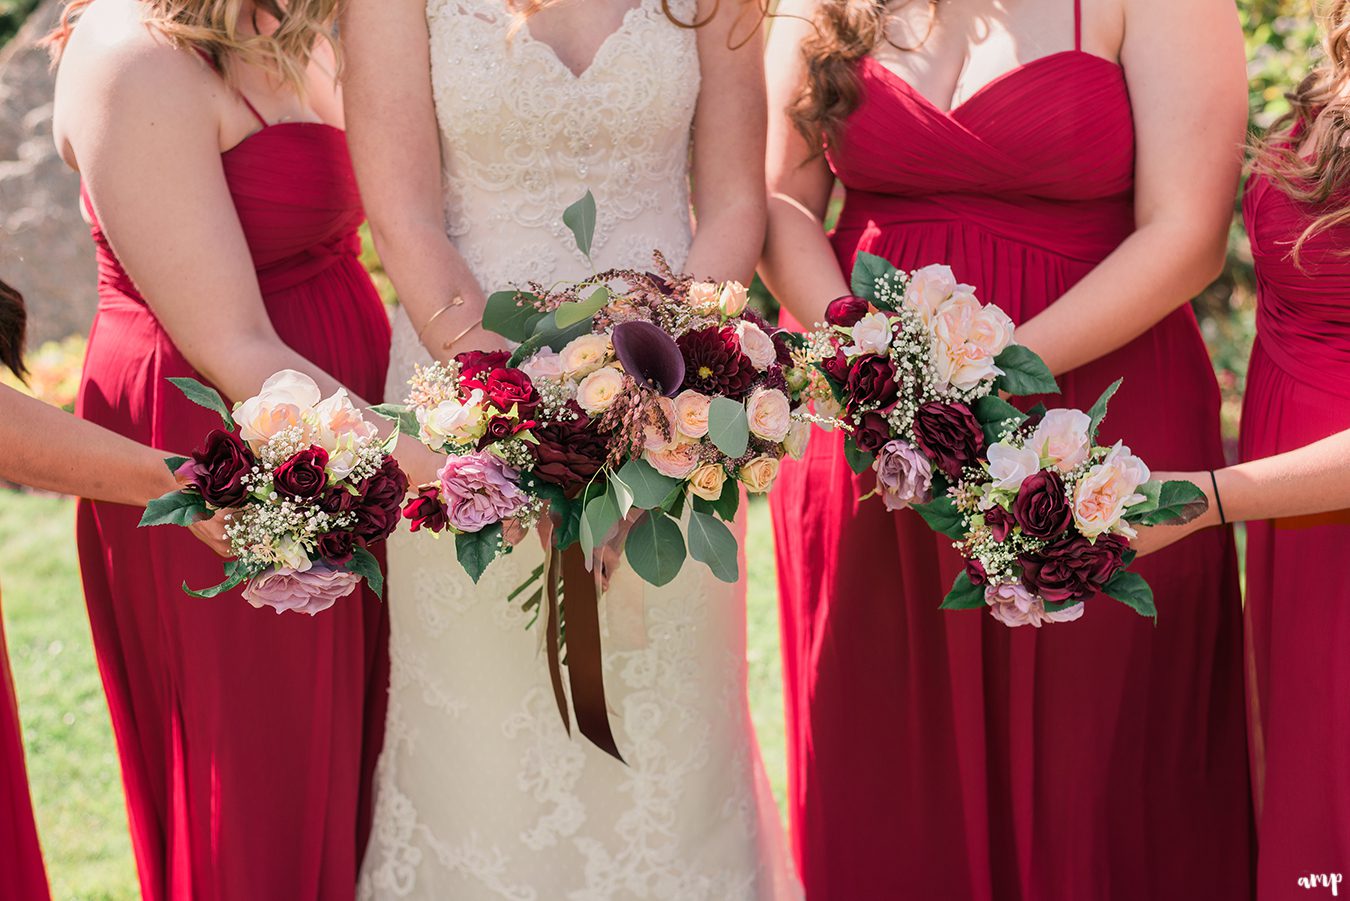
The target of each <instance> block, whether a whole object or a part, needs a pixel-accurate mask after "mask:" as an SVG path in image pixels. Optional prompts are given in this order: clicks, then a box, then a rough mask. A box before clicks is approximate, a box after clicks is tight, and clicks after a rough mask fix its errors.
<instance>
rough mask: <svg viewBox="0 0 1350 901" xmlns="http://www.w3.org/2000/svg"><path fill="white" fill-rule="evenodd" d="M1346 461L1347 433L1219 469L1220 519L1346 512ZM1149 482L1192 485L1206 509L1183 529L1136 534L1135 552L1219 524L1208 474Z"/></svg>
mask: <svg viewBox="0 0 1350 901" xmlns="http://www.w3.org/2000/svg"><path fill="white" fill-rule="evenodd" d="M1347 459H1350V430H1346V431H1344V432H1340V433H1338V434H1335V435H1332V436H1331V437H1329V438H1323V439H1322V440H1321V441H1317V442H1314V443H1313V444H1309V445H1308V446H1307V447H1301V448H1299V449H1298V450H1292V451H1288V452H1286V453H1283V454H1277V455H1275V456H1273V457H1266V458H1264V459H1261V460H1251V461H1249V462H1247V463H1242V464H1240V465H1238V466H1230V467H1228V468H1227V469H1220V470H1218V471H1217V472H1216V473H1215V474H1214V478H1215V482H1217V484H1218V486H1219V497H1220V499H1222V501H1223V512H1224V517H1225V519H1226V520H1227V521H1228V522H1246V521H1248V520H1255V519H1281V518H1284V517H1291V516H1315V515H1317V514H1319V513H1330V512H1333V511H1338V510H1350V466H1347V465H1346V462H1345V461H1346V460H1347ZM1155 477H1156V478H1159V479H1182V480H1186V481H1190V482H1194V483H1195V484H1196V485H1198V486H1199V487H1200V488H1201V489H1203V490H1204V492H1205V495H1206V496H1207V497H1208V498H1209V501H1210V504H1209V510H1208V511H1207V512H1206V513H1205V514H1204V515H1203V516H1201V517H1200V518H1199V519H1198V520H1196V521H1195V522H1192V523H1188V524H1186V525H1184V526H1156V527H1154V528H1151V529H1142V530H1140V534H1139V540H1138V541H1136V542H1135V546H1136V547H1137V548H1138V549H1139V551H1140V553H1144V554H1148V553H1152V552H1153V551H1156V550H1160V549H1162V548H1164V547H1167V546H1168V545H1170V544H1172V543H1174V542H1176V541H1178V540H1180V539H1182V538H1185V537H1186V536H1187V535H1189V534H1191V533H1192V532H1196V531H1199V530H1200V529H1205V528H1208V527H1210V526H1217V525H1219V509H1218V505H1217V504H1216V503H1215V502H1214V490H1213V483H1211V481H1210V478H1209V473H1207V472H1189V473H1158V474H1157V475H1156V476H1155Z"/></svg>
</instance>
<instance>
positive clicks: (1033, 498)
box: [1012, 469, 1073, 538]
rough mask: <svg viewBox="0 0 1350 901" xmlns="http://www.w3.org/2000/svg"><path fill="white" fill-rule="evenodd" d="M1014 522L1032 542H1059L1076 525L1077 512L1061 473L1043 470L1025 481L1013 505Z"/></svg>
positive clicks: (1034, 473)
mask: <svg viewBox="0 0 1350 901" xmlns="http://www.w3.org/2000/svg"><path fill="white" fill-rule="evenodd" d="M1012 515H1013V519H1015V520H1017V524H1018V525H1019V526H1021V527H1022V531H1023V532H1025V533H1026V534H1027V535H1030V536H1031V537H1032V538H1055V537H1057V536H1059V535H1062V534H1063V533H1064V531H1065V530H1066V529H1068V528H1069V526H1070V525H1072V524H1073V510H1072V509H1071V508H1070V507H1069V499H1068V496H1067V495H1066V494H1065V492H1064V480H1063V479H1061V478H1060V477H1059V473H1057V472H1052V471H1050V470H1046V469H1043V470H1041V471H1040V472H1033V473H1032V474H1031V475H1029V476H1027V477H1026V478H1025V479H1024V480H1023V481H1022V487H1021V488H1019V489H1018V491H1017V497H1016V498H1014V499H1013V502H1012Z"/></svg>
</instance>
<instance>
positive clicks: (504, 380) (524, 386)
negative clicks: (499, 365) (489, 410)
mask: <svg viewBox="0 0 1350 901" xmlns="http://www.w3.org/2000/svg"><path fill="white" fill-rule="evenodd" d="M483 391H484V393H485V394H487V397H488V400H490V401H492V405H493V406H495V407H496V408H497V409H498V410H502V411H503V412H505V411H508V410H510V409H511V408H512V407H519V408H520V411H519V412H520V415H521V416H528V415H529V414H530V413H532V412H534V408H535V407H537V406H539V392H538V391H536V390H535V388H534V383H533V382H531V381H530V377H529V376H528V375H526V374H525V373H523V372H521V371H520V370H519V369H494V370H492V372H491V373H489V375H488V377H487V381H486V382H484V383H483Z"/></svg>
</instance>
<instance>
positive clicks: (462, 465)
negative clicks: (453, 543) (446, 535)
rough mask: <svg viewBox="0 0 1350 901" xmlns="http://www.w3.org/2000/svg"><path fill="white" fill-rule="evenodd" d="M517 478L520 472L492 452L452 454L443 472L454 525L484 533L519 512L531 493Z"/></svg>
mask: <svg viewBox="0 0 1350 901" xmlns="http://www.w3.org/2000/svg"><path fill="white" fill-rule="evenodd" d="M517 478H519V473H517V472H516V471H515V470H514V469H512V468H511V467H509V466H507V465H506V464H505V463H503V462H502V461H501V460H500V459H499V458H497V457H495V456H493V455H492V454H489V453H476V454H466V455H464V456H462V457H450V458H449V459H448V460H446V461H445V465H444V466H442V467H441V471H440V479H441V500H442V502H443V503H444V504H445V508H446V518H447V519H448V520H449V522H450V525H451V526H452V527H454V528H455V529H456V530H458V531H460V532H481V531H482V530H483V529H485V528H487V527H488V526H491V525H493V524H495V523H499V522H501V521H502V520H504V519H508V518H510V517H512V516H514V515H515V514H517V513H519V512H520V511H521V509H522V508H524V506H525V505H526V504H527V503H528V502H529V495H527V494H526V493H525V492H524V491H522V490H521V489H520V486H519V485H518V484H517V483H516V480H517Z"/></svg>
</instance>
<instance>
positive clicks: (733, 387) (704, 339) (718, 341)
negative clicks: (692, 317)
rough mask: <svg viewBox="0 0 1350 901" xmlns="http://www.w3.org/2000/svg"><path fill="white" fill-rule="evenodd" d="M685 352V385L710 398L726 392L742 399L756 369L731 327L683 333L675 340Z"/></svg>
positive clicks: (712, 326) (711, 326)
mask: <svg viewBox="0 0 1350 901" xmlns="http://www.w3.org/2000/svg"><path fill="white" fill-rule="evenodd" d="M677 343H678V344H679V345H680V353H682V354H684V367H685V368H684V385H683V386H682V387H684V388H692V389H693V390H695V391H698V392H700V393H702V394H706V395H708V396H710V397H716V396H717V395H726V396H727V397H731V398H734V399H736V400H740V399H742V398H743V397H744V396H745V394H746V393H747V392H748V391H749V390H750V386H751V385H752V384H753V383H754V381H755V378H756V377H757V376H758V375H759V372H758V371H757V370H756V369H755V364H754V363H752V362H750V358H749V357H747V356H746V355H745V354H744V352H742V351H741V341H740V338H738V337H737V336H736V329H735V328H733V327H732V326H729V325H728V326H723V327H721V328H719V327H717V326H715V325H710V326H708V327H707V328H704V329H698V330H696V331H691V332H685V333H684V334H683V335H681V336H680V340H679V341H678V342H677Z"/></svg>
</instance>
